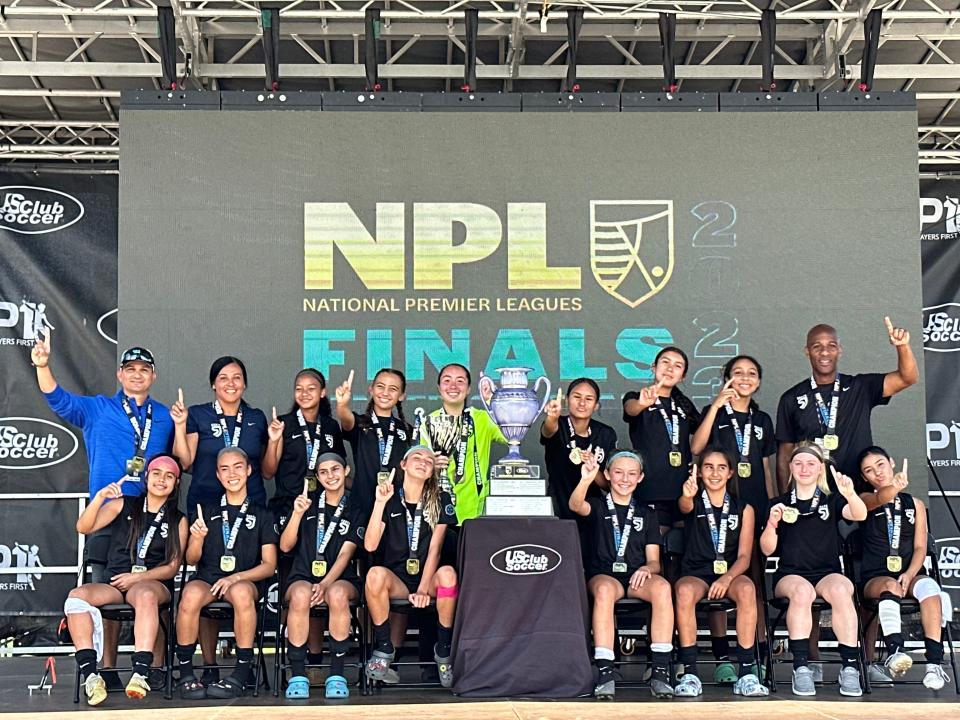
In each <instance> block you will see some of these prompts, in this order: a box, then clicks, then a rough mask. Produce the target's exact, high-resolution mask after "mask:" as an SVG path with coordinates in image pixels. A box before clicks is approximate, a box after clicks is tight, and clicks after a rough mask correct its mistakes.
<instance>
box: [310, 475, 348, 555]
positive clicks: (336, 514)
mask: <svg viewBox="0 0 960 720" xmlns="http://www.w3.org/2000/svg"><path fill="white" fill-rule="evenodd" d="M317 503H318V504H317V544H316V547H317V559H318V560H322V559H323V553H324V552H325V551H326V549H327V545H329V544H330V540H331V538H333V534H334V532H336V530H337V523H338V522H340V516H341V515H343V509H344V508H345V507H346V506H347V494H346V493H344V494H343V497H341V498H340V502H339V503H338V504H337V509H336V510H334V511H333V517H332V518H330V527H328V528H326V530H324V526H325V525H326V518H327V513H326V509H327V491H326V490H324V491H323V492H322V493H320V499H319V500H318V501H317Z"/></svg>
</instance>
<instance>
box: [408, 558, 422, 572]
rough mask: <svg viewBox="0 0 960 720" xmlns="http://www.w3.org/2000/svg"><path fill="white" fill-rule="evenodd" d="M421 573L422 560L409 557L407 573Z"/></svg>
mask: <svg viewBox="0 0 960 720" xmlns="http://www.w3.org/2000/svg"><path fill="white" fill-rule="evenodd" d="M419 574H420V561H419V560H417V558H407V575H419Z"/></svg>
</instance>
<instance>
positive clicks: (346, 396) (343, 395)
mask: <svg viewBox="0 0 960 720" xmlns="http://www.w3.org/2000/svg"><path fill="white" fill-rule="evenodd" d="M352 389H353V370H351V371H350V374H349V375H347V379H346V380H344V381H343V383H342V384H341V385H340V386H339V387H337V389H336V391H335V392H334V395H335V396H336V398H337V405H346V404H348V403H349V402H350V398H351V397H352V396H353V392H352Z"/></svg>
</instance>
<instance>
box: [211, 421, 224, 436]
mask: <svg viewBox="0 0 960 720" xmlns="http://www.w3.org/2000/svg"><path fill="white" fill-rule="evenodd" d="M210 432H212V433H213V436H214V437H220V436H221V435H223V428H222V427H221V426H220V423H218V422H215V423H210Z"/></svg>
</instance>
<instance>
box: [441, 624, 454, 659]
mask: <svg viewBox="0 0 960 720" xmlns="http://www.w3.org/2000/svg"><path fill="white" fill-rule="evenodd" d="M451 642H453V628H448V627H444V626H443V625H441V624H440V623H439V622H438V623H437V655H439V656H440V657H442V658H445V657H450V643H451Z"/></svg>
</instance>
